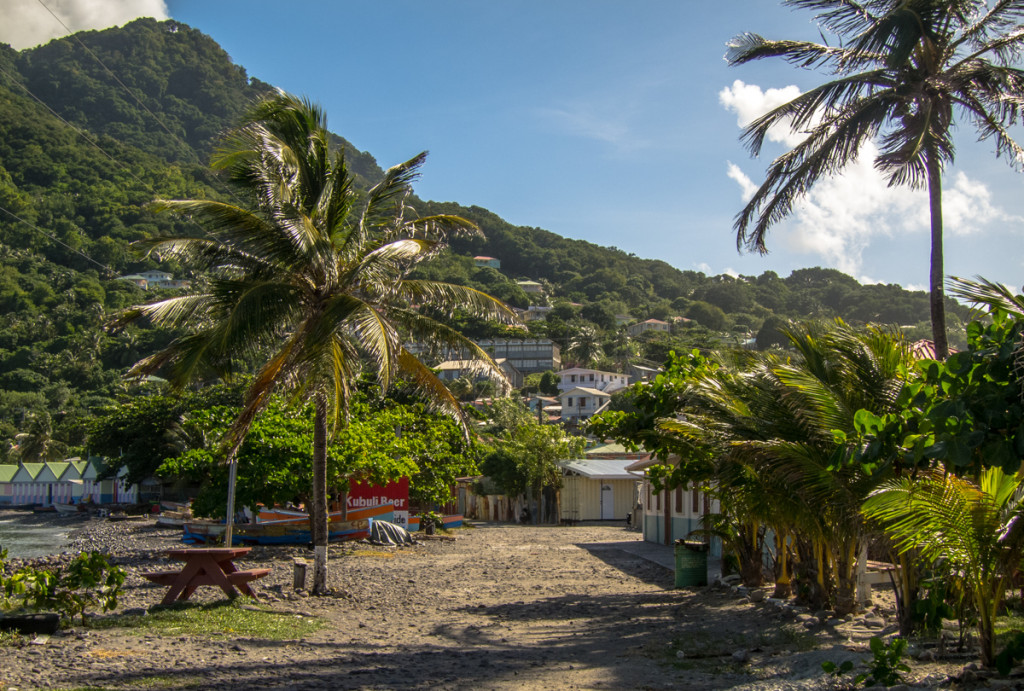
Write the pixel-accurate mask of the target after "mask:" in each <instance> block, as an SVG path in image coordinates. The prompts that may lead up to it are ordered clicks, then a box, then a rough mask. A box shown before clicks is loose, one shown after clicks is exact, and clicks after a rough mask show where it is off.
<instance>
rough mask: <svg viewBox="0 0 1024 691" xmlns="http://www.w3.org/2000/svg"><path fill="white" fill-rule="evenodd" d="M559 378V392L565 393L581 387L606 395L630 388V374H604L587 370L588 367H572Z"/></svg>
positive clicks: (560, 373)
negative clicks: (602, 392)
mask: <svg viewBox="0 0 1024 691" xmlns="http://www.w3.org/2000/svg"><path fill="white" fill-rule="evenodd" d="M558 376H559V377H560V378H561V379H560V381H559V382H558V390H559V391H561V392H563V393H564V392H566V391H570V390H572V389H575V388H576V387H579V386H583V387H586V388H588V389H597V390H598V391H604V392H606V393H612V392H613V391H618V390H619V389H624V388H626V387H627V386H629V375H628V374H621V373H619V372H602V371H601V370H597V369H587V368H586V367H570V368H569V369H564V370H562V371H561V372H559V373H558Z"/></svg>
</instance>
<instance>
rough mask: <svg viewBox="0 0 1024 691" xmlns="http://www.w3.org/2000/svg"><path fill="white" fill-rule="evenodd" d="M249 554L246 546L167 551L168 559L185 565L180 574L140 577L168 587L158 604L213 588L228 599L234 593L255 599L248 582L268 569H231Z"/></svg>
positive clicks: (150, 573) (158, 573)
mask: <svg viewBox="0 0 1024 691" xmlns="http://www.w3.org/2000/svg"><path fill="white" fill-rule="evenodd" d="M248 553H249V548H248V547H240V548H235V547H224V548H201V549H172V550H168V551H167V556H168V557H170V558H171V559H178V560H180V561H184V562H185V567H184V568H182V569H181V570H180V571H170V570H168V571H149V572H146V573H143V574H142V577H143V578H145V579H147V580H149V581H152V582H153V583H158V584H160V585H166V586H169V590H168V591H167V594H166V595H164V599H163V601H162V603H161V604H164V605H169V604H171V603H172V602H174V601H175V600H187V599H189V598H190V597H191V596H192V593H194V592H195V591H196V588H199V587H201V586H204V585H205V586H216V587H218V588H220V589H221V590H223V591H224V594H225V595H227V596H228V597H234V596H235V595H237V594H238V593H242V594H243V595H247V596H248V597H251V598H254V599H255V597H256V593H254V592H253V591H252V589H251V588H250V587H249V583H251V582H252V581H255V580H257V579H259V578H263V577H264V576H266V575H268V574H269V573H270V569H248V570H241V569H237V568H235V565H234V563H233V560H234V559H237V558H239V557H243V556H245V555H246V554H248Z"/></svg>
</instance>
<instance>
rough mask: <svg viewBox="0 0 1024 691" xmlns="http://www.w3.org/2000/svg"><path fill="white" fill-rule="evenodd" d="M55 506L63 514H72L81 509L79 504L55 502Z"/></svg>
mask: <svg viewBox="0 0 1024 691" xmlns="http://www.w3.org/2000/svg"><path fill="white" fill-rule="evenodd" d="M53 508H54V509H55V510H56V511H57V513H59V514H60V515H62V516H71V515H74V514H77V513H78V511H79V509H78V504H58V503H56V502H55V503H54V505H53Z"/></svg>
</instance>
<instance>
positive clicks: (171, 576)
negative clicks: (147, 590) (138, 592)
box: [142, 571, 181, 585]
mask: <svg viewBox="0 0 1024 691" xmlns="http://www.w3.org/2000/svg"><path fill="white" fill-rule="evenodd" d="M180 575H181V571H149V572H147V573H144V574H142V577H143V578H145V579H146V580H148V581H153V582H154V583H157V584H159V585H174V581H175V580H177V578H178V576H180Z"/></svg>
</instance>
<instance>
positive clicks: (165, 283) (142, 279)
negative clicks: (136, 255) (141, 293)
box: [117, 271, 190, 290]
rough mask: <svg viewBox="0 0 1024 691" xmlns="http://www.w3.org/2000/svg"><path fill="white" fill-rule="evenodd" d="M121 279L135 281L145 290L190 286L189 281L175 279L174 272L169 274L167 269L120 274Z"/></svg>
mask: <svg viewBox="0 0 1024 691" xmlns="http://www.w3.org/2000/svg"><path fill="white" fill-rule="evenodd" d="M117 280H119V281H128V282H129V283H134V284H135V285H137V286H138V287H140V288H142V289H143V290H149V289H150V288H161V289H165V290H166V289H175V290H177V289H180V288H188V287H189V285H190V284H189V281H185V280H181V279H178V280H175V278H174V274H169V273H167V272H166V271H143V272H142V273H137V274H128V275H126V276H118V277H117Z"/></svg>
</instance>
